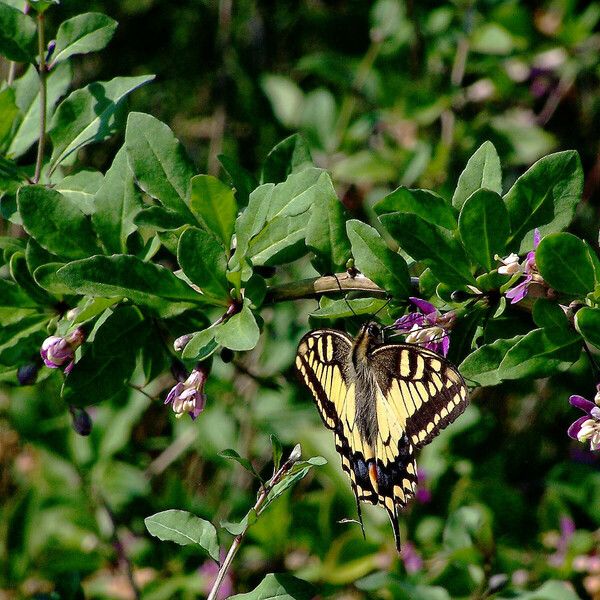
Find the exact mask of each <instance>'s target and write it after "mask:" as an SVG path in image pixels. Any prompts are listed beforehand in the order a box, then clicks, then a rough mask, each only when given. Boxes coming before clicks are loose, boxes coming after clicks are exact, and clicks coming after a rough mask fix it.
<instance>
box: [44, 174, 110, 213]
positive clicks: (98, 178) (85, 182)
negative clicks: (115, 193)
mask: <svg viewBox="0 0 600 600" xmlns="http://www.w3.org/2000/svg"><path fill="white" fill-rule="evenodd" d="M103 181H104V176H103V175H102V173H100V171H79V172H78V173H74V174H73V175H67V176H66V177H64V178H63V179H61V180H60V181H59V182H58V183H57V184H56V185H55V186H54V189H55V190H56V191H58V192H60V193H61V194H62V195H63V196H65V197H66V198H68V199H69V200H71V201H72V202H73V204H75V205H76V206H78V207H79V209H80V210H81V212H82V213H84V214H86V215H91V214H92V213H93V212H94V211H95V210H96V206H95V204H94V196H95V194H96V192H97V191H98V190H99V189H100V186H101V185H102V182H103Z"/></svg>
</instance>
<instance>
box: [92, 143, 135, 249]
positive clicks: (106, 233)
mask: <svg viewBox="0 0 600 600" xmlns="http://www.w3.org/2000/svg"><path fill="white" fill-rule="evenodd" d="M94 206H95V212H94V214H93V215H92V223H93V224H94V228H95V229H96V231H97V232H98V237H99V238H100V240H101V241H102V244H103V245H104V247H105V248H106V250H107V252H109V253H113V252H114V253H116V254H118V253H123V254H125V253H127V239H128V238H129V236H130V235H131V234H132V233H133V232H134V231H136V229H137V227H136V226H135V223H134V219H135V217H136V215H137V214H138V213H139V211H140V210H141V208H142V199H141V197H140V194H139V192H138V191H137V189H136V187H135V183H134V180H133V173H132V172H131V169H130V168H129V163H128V162H127V153H126V151H125V148H124V147H122V148H121V149H120V150H119V151H118V152H117V154H116V156H115V158H114V160H113V163H112V165H111V167H110V169H109V170H108V171H107V172H106V175H105V176H104V181H103V183H102V185H101V186H100V188H99V189H98V191H97V192H96V195H95V197H94Z"/></svg>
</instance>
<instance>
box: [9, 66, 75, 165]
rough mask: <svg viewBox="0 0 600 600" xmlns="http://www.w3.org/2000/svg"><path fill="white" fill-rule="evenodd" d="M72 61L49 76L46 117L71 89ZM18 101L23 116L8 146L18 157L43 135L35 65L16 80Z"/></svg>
mask: <svg viewBox="0 0 600 600" xmlns="http://www.w3.org/2000/svg"><path fill="white" fill-rule="evenodd" d="M71 77H72V74H71V66H70V65H69V63H63V64H61V65H58V66H57V67H56V69H52V71H50V73H48V76H47V77H46V113H47V114H46V118H47V120H48V121H50V120H51V119H52V115H53V114H54V106H55V105H56V103H57V102H58V101H59V99H60V98H61V97H62V96H63V95H64V94H65V93H66V91H67V90H68V89H69V84H70V83H71ZM15 91H16V102H17V106H18V107H19V110H20V111H21V114H22V115H23V117H22V119H21V120H20V122H19V125H18V126H17V129H16V131H15V133H14V137H13V139H12V142H11V143H10V146H9V148H8V155H9V156H14V157H16V158H18V157H19V156H22V155H23V154H25V152H27V150H29V148H30V147H31V146H32V144H33V143H35V142H37V140H38V139H39V137H40V85H39V77H38V74H37V70H36V68H35V67H34V66H33V65H32V66H30V67H29V68H28V69H27V71H26V72H25V74H24V75H23V76H22V77H20V78H19V79H17V81H15Z"/></svg>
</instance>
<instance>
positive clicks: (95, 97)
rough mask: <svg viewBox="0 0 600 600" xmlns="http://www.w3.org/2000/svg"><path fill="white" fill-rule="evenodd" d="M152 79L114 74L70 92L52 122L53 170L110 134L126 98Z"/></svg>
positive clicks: (142, 76) (116, 125)
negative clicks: (77, 152)
mask: <svg viewBox="0 0 600 600" xmlns="http://www.w3.org/2000/svg"><path fill="white" fill-rule="evenodd" d="M152 79H154V75H141V76H139V77H115V78H114V79H111V80H110V81H106V82H100V81H99V82H95V83H90V84H89V85H88V86H86V87H84V88H81V89H78V90H75V91H74V92H72V93H71V94H70V95H69V96H67V98H66V99H65V100H63V101H62V102H61V103H60V104H59V106H58V108H57V109H56V112H55V113H54V117H53V119H52V122H51V123H50V130H49V134H50V139H51V140H52V145H53V150H52V157H51V158H50V168H51V170H54V169H55V168H56V167H57V165H58V164H60V163H61V162H62V161H63V160H65V158H67V157H68V156H69V155H70V154H71V153H72V152H75V151H76V150H78V149H79V148H81V147H83V146H85V145H87V144H90V143H92V142H99V141H102V140H104V139H106V138H107V137H109V136H111V135H112V134H113V133H114V132H115V131H116V129H117V128H118V126H119V123H118V118H117V116H118V114H117V113H118V109H119V108H120V107H121V106H123V100H124V99H125V98H126V97H127V96H128V95H129V94H130V93H131V92H133V91H134V90H136V89H137V88H139V87H140V86H142V85H144V84H146V83H148V82H149V81H152Z"/></svg>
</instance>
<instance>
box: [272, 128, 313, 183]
mask: <svg viewBox="0 0 600 600" xmlns="http://www.w3.org/2000/svg"><path fill="white" fill-rule="evenodd" d="M311 165H312V157H311V155H310V150H309V148H308V144H307V143H306V142H305V141H304V139H303V138H302V136H300V135H299V134H297V133H295V134H294V135H291V136H290V137H288V138H286V139H285V140H283V141H281V142H279V144H277V145H276V146H275V148H273V150H271V152H269V154H268V155H267V158H266V160H265V164H264V165H263V168H262V174H261V177H260V182H261V183H279V182H280V181H285V179H286V178H287V177H288V175H291V174H292V173H296V172H299V171H302V169H304V168H306V167H308V166H311Z"/></svg>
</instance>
